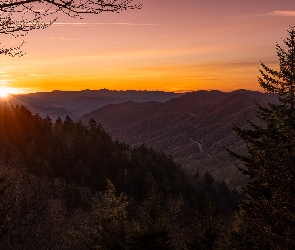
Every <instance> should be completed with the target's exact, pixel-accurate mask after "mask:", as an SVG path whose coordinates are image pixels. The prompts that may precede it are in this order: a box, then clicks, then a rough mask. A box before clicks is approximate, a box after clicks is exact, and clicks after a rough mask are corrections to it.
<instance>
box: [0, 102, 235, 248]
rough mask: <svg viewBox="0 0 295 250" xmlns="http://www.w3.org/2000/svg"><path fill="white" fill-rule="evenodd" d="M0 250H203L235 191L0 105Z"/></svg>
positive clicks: (83, 130)
mask: <svg viewBox="0 0 295 250" xmlns="http://www.w3.org/2000/svg"><path fill="white" fill-rule="evenodd" d="M0 134H1V137H0V199H1V203H0V248H1V249H98V248H100V249H183V248H185V249H194V247H196V246H198V248H199V246H202V249H211V248H212V247H213V246H214V245H218V244H219V242H220V241H223V234H224V233H225V231H227V228H228V223H229V222H230V220H231V219H232V216H233V211H234V210H235V209H236V208H237V198H238V194H237V193H236V192H233V191H230V190H229V189H228V187H227V186H226V184H225V183H224V182H216V181H215V180H214V179H213V177H212V176H211V175H210V174H209V173H206V174H205V175H204V176H197V175H196V176H195V178H194V180H193V181H191V182H188V180H187V179H186V178H185V175H184V173H183V170H182V168H180V166H179V165H178V164H176V163H175V162H174V160H173V159H172V158H171V157H168V156H166V155H165V154H164V153H162V152H157V151H155V150H153V149H152V148H148V147H147V146H146V145H144V144H142V145H139V146H136V147H130V146H128V145H126V144H125V143H121V142H118V141H113V140H112V138H111V137H110V135H109V134H108V133H107V132H106V131H105V130H104V129H103V128H102V126H101V125H99V124H97V123H96V122H95V121H94V120H90V121H89V122H88V123H87V124H86V125H84V124H82V123H81V122H73V121H72V120H71V119H70V118H69V117H66V119H65V120H64V121H62V120H61V119H57V120H56V121H55V122H53V121H51V119H50V118H44V119H42V118H41V117H40V116H38V115H32V114H31V112H30V111H29V110H28V109H27V108H25V107H23V106H14V105H12V104H7V103H3V104H1V105H0Z"/></svg>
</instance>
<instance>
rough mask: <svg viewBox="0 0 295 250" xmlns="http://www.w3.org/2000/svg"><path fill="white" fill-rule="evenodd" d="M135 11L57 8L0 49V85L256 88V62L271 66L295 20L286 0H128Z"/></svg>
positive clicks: (294, 4) (5, 39) (294, 8)
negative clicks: (66, 11) (10, 48)
mask: <svg viewBox="0 0 295 250" xmlns="http://www.w3.org/2000/svg"><path fill="white" fill-rule="evenodd" d="M139 2H141V3H142V4H143V7H142V9H141V10H129V11H126V12H124V13H120V14H117V13H101V14H99V15H86V16H84V17H85V18H84V19H82V20H81V19H73V18H72V19H70V18H68V17H65V16H62V15H60V18H59V19H58V20H57V22H56V23H55V24H54V25H53V26H51V27H49V28H48V29H45V30H37V31H32V32H31V33H29V34H28V35H27V36H25V37H24V38H17V39H16V38H13V37H12V36H8V35H5V36H3V35H2V37H1V39H2V44H4V45H7V44H8V45H10V44H11V45H17V44H20V43H21V41H22V39H24V40H25V41H26V44H25V45H24V46H23V50H24V51H25V52H26V55H25V56H23V57H13V58H11V57H8V56H4V55H1V56H0V65H1V68H0V87H1V86H2V87H7V88H11V90H13V92H14V93H26V92H36V91H51V90H54V89H60V90H81V89H86V88H87V89H101V88H108V89H117V90H126V89H135V90H164V91H176V92H183V91H191V90H200V89H219V90H222V91H231V90H235V89H240V88H245V89H252V90H261V89H260V87H259V84H258V82H257V76H258V74H259V72H258V67H259V64H260V61H263V62H264V63H265V64H267V65H268V66H270V67H276V65H277V58H276V50H275V43H276V42H278V43H279V44H282V41H281V38H285V37H286V36H287V31H286V30H287V29H288V28H289V26H290V25H295V1H290V0H280V1H272V0H260V1H257V0H247V1H245V0H223V1H221V0H206V1H199V0H136V1H134V3H139Z"/></svg>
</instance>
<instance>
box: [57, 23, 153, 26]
mask: <svg viewBox="0 0 295 250" xmlns="http://www.w3.org/2000/svg"><path fill="white" fill-rule="evenodd" d="M106 25H119V26H156V25H157V24H155V23H53V24H52V26H106Z"/></svg>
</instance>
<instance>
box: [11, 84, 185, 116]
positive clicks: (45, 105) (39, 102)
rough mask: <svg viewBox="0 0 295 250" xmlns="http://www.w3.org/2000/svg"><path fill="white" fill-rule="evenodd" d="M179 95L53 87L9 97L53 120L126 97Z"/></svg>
mask: <svg viewBox="0 0 295 250" xmlns="http://www.w3.org/2000/svg"><path fill="white" fill-rule="evenodd" d="M181 95H182V94H177V93H173V92H163V91H134V90H126V91H114V90H108V89H100V90H89V89H86V90H82V91H60V90H54V91H52V92H37V93H29V94H20V95H11V96H10V101H11V102H12V103H14V104H18V105H24V106H26V107H27V108H28V109H29V110H30V111H31V112H32V113H34V114H35V113H38V114H39V115H40V116H41V117H43V118H45V117H46V116H47V115H48V116H49V117H50V118H51V119H53V120H55V119H56V118H58V117H60V118H62V119H64V118H65V117H66V116H67V115H68V116H70V117H71V118H72V119H73V120H77V119H78V118H79V117H80V116H82V115H84V114H86V113H89V112H91V111H93V110H96V109H99V108H100V107H103V106H105V105H107V104H118V103H123V102H127V101H133V102H147V101H158V102H165V101H168V100H170V99H171V98H175V97H179V96H181Z"/></svg>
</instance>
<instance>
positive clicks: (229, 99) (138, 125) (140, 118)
mask: <svg viewBox="0 0 295 250" xmlns="http://www.w3.org/2000/svg"><path fill="white" fill-rule="evenodd" d="M255 102H257V103H260V104H266V103H267V102H276V96H274V95H270V94H264V93H260V92H255V91H248V90H237V91H233V92H231V93H224V92H220V91H197V92H193V93H187V94H185V95H183V96H181V97H178V98H174V99H171V100H169V101H167V102H165V103H159V102H146V103H135V102H125V103H122V104H116V105H114V104H113V105H107V106H104V107H102V108H100V109H98V110H96V111H93V112H91V113H89V114H86V115H84V116H82V117H81V118H80V119H81V120H82V121H83V122H88V121H89V119H90V118H94V119H95V120H96V121H97V122H99V123H101V124H102V125H103V127H104V128H105V129H106V131H108V132H109V133H110V134H111V136H113V137H114V138H116V139H118V140H120V141H124V142H126V143H128V144H131V145H136V144H139V143H141V142H145V143H146V144H147V145H148V146H151V147H153V148H155V149H157V150H162V151H164V152H166V153H168V154H171V155H172V156H174V157H175V158H176V160H177V161H179V162H180V163H181V164H182V165H183V166H184V167H185V168H186V169H188V170H189V172H191V173H195V172H196V171H199V172H200V174H203V173H204V172H205V171H206V170H209V172H211V173H212V175H213V176H214V177H215V178H217V179H219V180H221V179H224V180H226V182H227V183H229V184H230V186H238V185H239V184H240V183H241V181H242V180H241V178H242V177H241V175H240V174H239V172H238V171H237V170H236V167H235V166H234V163H235V160H234V159H232V158H230V157H229V156H228V153H227V152H226V150H225V149H224V147H223V146H226V147H228V148H230V149H234V150H238V151H241V150H245V149H244V148H243V144H242V142H241V141H240V140H239V138H238V137H237V136H236V135H235V134H234V133H233V131H232V128H231V124H232V123H234V124H237V125H239V126H245V125H246V121H245V118H249V119H250V120H256V114H255V109H256V105H255Z"/></svg>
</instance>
